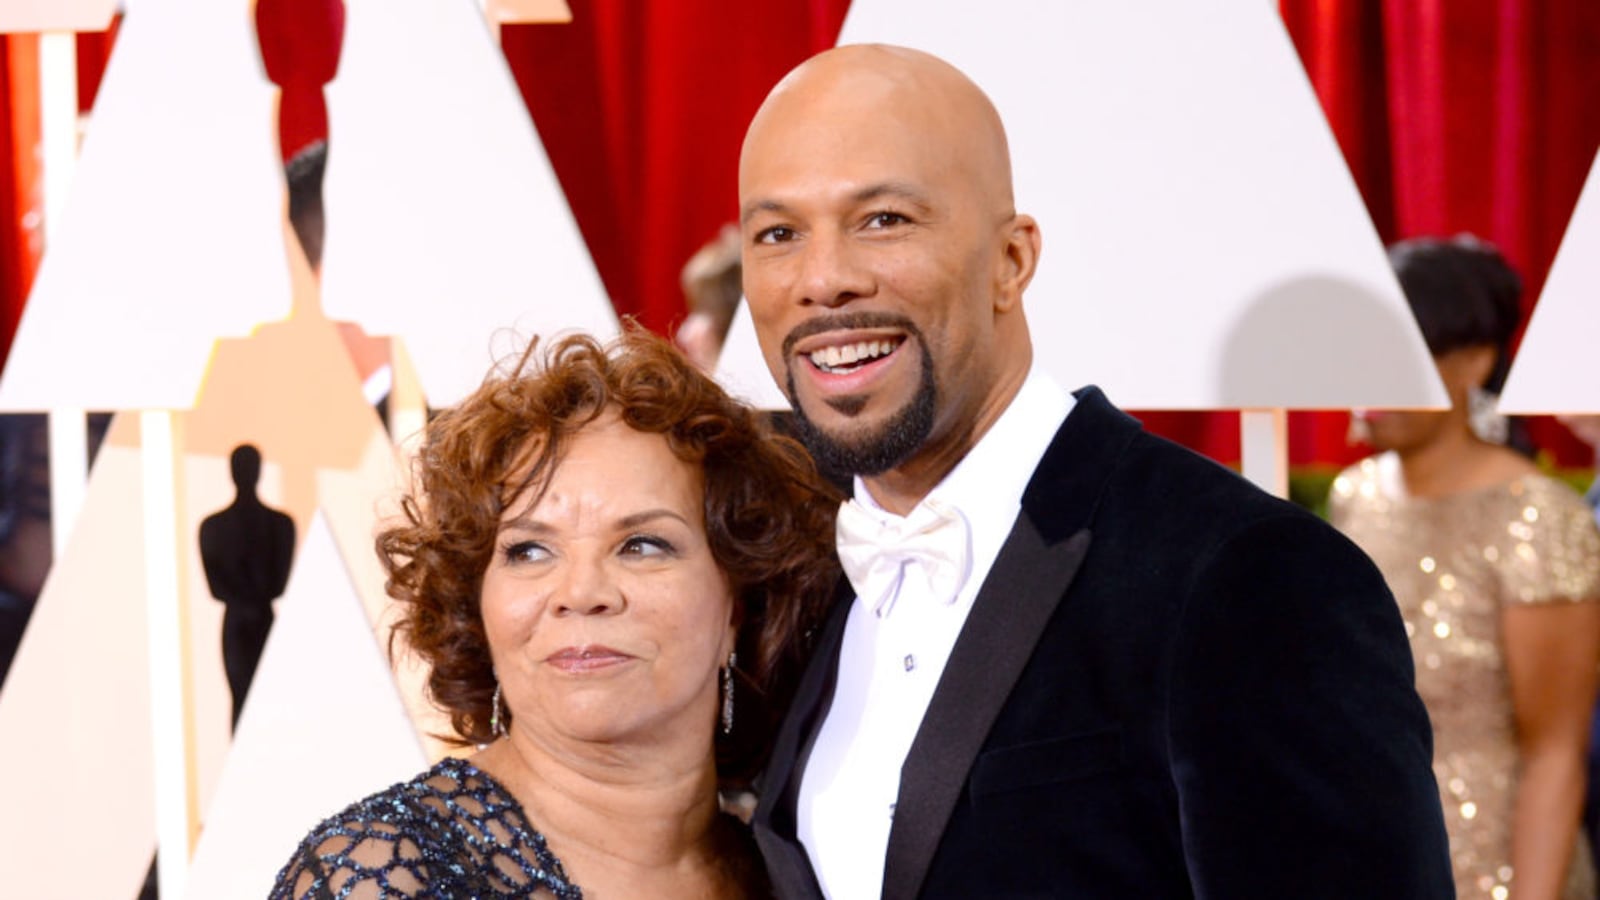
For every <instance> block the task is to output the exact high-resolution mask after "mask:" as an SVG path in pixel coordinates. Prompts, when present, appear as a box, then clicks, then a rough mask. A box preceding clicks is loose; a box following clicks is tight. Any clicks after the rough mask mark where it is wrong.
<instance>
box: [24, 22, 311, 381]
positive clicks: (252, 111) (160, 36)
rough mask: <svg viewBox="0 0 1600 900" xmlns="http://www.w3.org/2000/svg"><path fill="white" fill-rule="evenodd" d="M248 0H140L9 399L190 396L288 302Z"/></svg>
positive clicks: (272, 153)
mask: <svg viewBox="0 0 1600 900" xmlns="http://www.w3.org/2000/svg"><path fill="white" fill-rule="evenodd" d="M251 5H252V4H251V3H250V2H249V0H128V2H127V14H126V17H125V18H124V20H123V24H122V27H121V30H120V32H119V33H118V37H117V48H116V52H115V53H113V54H112V56H111V60H110V62H109V64H108V65H107V67H106V74H105V80H104V83H103V84H102V85H101V87H100V93H99V95H98V98H97V100H96V102H95V109H94V118H93V121H92V123H91V125H90V127H89V132H88V135H87V137H86V138H85V141H84V145H83V153H82V156H81V157H80V159H79V162H78V166H77V169H76V172H75V174H74V176H73V182H72V192H71V195H70V196H69V197H68V198H67V203H66V209H65V212H64V213H63V216H62V221H61V222H60V223H56V225H55V226H54V227H53V228H52V230H51V242H50V246H49V248H48V249H47V252H46V253H45V256H44V259H43V261H42V262H41V264H40V268H39V274H38V277H37V278H36V279H35V281H34V287H33V293H32V294H31V295H30V297H29V299H28V305H27V308H26V310H25V311H24V313H23V317H22V322H21V325H20V326H19V328H18V331H17V339H16V343H15V344H14V345H13V347H12V349H11V356H10V359H9V360H8V362H7V364H6V370H5V375H4V377H3V378H0V409H5V410H40V409H49V408H60V407H77V408H87V409H140V408H170V409H183V408H188V407H189V406H191V405H192V404H193V403H194V398H195V394H196V392H197V390H198V388H199V384H200V378H201V376H202V374H203V373H204V370H205V365H206V360H207V358H208V356H209V355H210V353H211V345H212V342H213V341H214V340H215V339H216V338H218V337H222V336H243V335H245V334H248V333H249V331H250V329H251V327H253V326H254V325H256V324H257V323H259V322H262V321H266V320H270V319H276V318H281V317H282V316H284V315H285V314H287V313H288V310H289V276H288V269H287V263H286V261H285V256H284V245H283V224H282V222H283V202H284V195H283V175H282V166H281V163H280V162H279V160H278V158H277V142H276V140H275V139H274V131H275V128H274V119H275V106H274V94H275V88H273V86H272V84H271V83H270V82H268V81H267V80H266V77H265V75H264V74H263V70H262V66H261V54H260V49H259V46H258V44H257V42H256V35H255V28H254V24H253V22H252V20H251Z"/></svg>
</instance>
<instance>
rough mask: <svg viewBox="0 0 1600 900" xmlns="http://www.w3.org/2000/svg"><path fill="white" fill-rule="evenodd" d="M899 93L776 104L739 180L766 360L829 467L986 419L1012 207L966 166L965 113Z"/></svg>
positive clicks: (892, 458) (888, 455) (883, 465)
mask: <svg viewBox="0 0 1600 900" xmlns="http://www.w3.org/2000/svg"><path fill="white" fill-rule="evenodd" d="M841 93H843V94H846V95H845V96H841ZM886 99H887V98H885V97H874V96H873V91H872V90H871V89H870V86H869V88H868V89H865V90H861V91H856V92H834V93H833V94H831V95H829V96H827V97H825V98H822V99H820V100H819V99H810V100H809V101H808V100H804V99H799V98H794V99H793V100H792V102H788V103H782V104H778V105H777V107H776V108H774V109H773V110H770V111H764V113H770V114H765V115H764V117H762V118H758V120H757V122H756V124H755V125H754V126H753V127H752V130H751V133H750V137H749V138H748V139H747V141H746V144H745V152H744V156H743V158H742V160H741V166H740V185H739V186H740V201H741V205H742V209H743V223H742V225H743V228H742V230H743V241H744V290H745V296H746V298H747V300H748V301H749V304H750V311H751V314H752V317H753V319H754V322H755V327H756V332H757V335H758V337H759V338H760V342H761V348H762V352H763V354H764V355H765V357H766V360H767V365H768V367H769V368H770V369H771V371H772V375H773V378H774V379H775V380H776V381H777V382H778V384H780V385H783V386H784V387H785V388H786V389H787V392H788V394H789V400H790V402H791V403H792V404H793V405H794V408H795V411H796V413H797V415H798V416H799V418H800V424H801V428H802V430H803V432H804V433H805V436H806V437H807V439H808V443H809V444H810V445H811V446H812V449H813V452H815V453H817V455H818V456H819V457H820V458H821V461H822V462H823V464H824V465H826V466H829V467H833V468H838V469H843V470H845V471H850V472H854V473H857V474H867V475H871V474H877V473H879V472H882V471H886V470H888V469H891V468H895V467H896V466H898V465H899V464H900V463H902V462H904V461H905V460H907V459H909V458H911V457H912V456H914V455H915V454H916V453H917V451H918V450H919V449H920V448H922V447H923V446H924V445H925V444H926V443H927V442H928V440H929V439H930V437H932V438H933V439H935V440H938V439H941V438H942V437H943V436H944V433H945V432H949V431H952V430H959V428H960V427H961V425H960V423H962V422H969V421H970V420H971V419H972V418H973V417H974V416H975V412H974V411H975V409H976V408H977V406H979V405H980V404H981V403H982V401H983V399H984V396H985V394H986V392H987V391H988V390H989V389H990V387H991V384H992V382H993V377H992V372H993V370H994V356H995V354H996V349H997V348H996V341H995V309H994V299H993V298H994V295H995V289H996V283H997V279H998V277H999V263H1000V260H1001V258H1002V256H1003V254H1002V252H1001V250H1002V248H1003V246H1004V238H1003V237H1002V226H1003V225H1004V224H1005V223H1006V222H1007V221H1008V220H1009V218H1010V216H1009V210H1008V209H1005V208H1002V206H1001V204H1004V203H1006V200H1004V199H1001V198H995V197H992V196H981V194H982V191H981V190H980V189H979V185H978V183H977V179H974V178H973V177H971V175H970V171H969V170H970V167H969V166H967V165H965V164H964V162H965V160H963V159H962V158H961V148H960V142H961V140H962V139H961V137H960V136H959V134H956V135H952V134H950V133H949V132H951V131H953V130H955V131H958V130H959V123H958V122H956V121H954V119H956V118H958V117H953V116H944V117H941V116H940V115H939V114H938V110H934V109H929V108H927V106H928V104H925V103H924V104H917V103H910V104H906V103H895V102H885V101H886Z"/></svg>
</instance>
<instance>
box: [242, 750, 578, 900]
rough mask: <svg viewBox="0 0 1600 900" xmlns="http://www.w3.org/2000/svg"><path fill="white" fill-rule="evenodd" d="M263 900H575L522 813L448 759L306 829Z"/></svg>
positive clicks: (468, 768) (495, 786)
mask: <svg viewBox="0 0 1600 900" xmlns="http://www.w3.org/2000/svg"><path fill="white" fill-rule="evenodd" d="M268 896H269V900H342V898H346V897H360V898H369V897H370V898H390V897H395V898H399V897H404V898H419V900H420V898H428V900H434V898H438V900H444V898H468V897H472V898H480V900H489V898H523V897H526V898H539V900H581V898H582V897H583V892H582V891H580V890H579V889H578V887H577V886H576V885H574V884H572V883H571V882H570V881H568V880H567V875H566V872H564V871H563V870H562V868H561V861H560V860H559V859H557V858H556V857H555V854H553V853H551V852H550V848H549V847H548V846H547V845H546V844H545V839H544V835H542V834H540V833H539V832H537V831H535V830H534V829H533V828H532V827H531V826H530V825H529V824H528V818H527V816H526V815H524V814H523V811H522V806H521V805H520V804H518V803H517V801H516V799H515V798H513V797H512V796H511V792H510V791H507V790H506V789H505V788H504V787H502V786H501V785H500V783H499V782H497V781H495V780H494V779H493V778H491V777H490V776H489V775H488V774H487V773H485V772H482V771H480V770H479V769H477V768H476V767H475V766H473V765H472V764H471V763H469V762H466V761H465V760H461V759H454V758H446V759H445V760H443V761H442V762H440V763H439V764H438V765H435V766H434V767H433V768H431V769H429V770H427V771H426V772H423V773H422V774H421V775H418V776H417V777H416V778H414V779H412V780H411V781H406V782H402V783H400V784H397V785H395V786H393V787H391V788H389V789H387V790H384V791H380V792H378V793H376V794H373V795H372V796H370V797H368V798H366V799H365V800H361V801H359V802H357V803H354V804H352V805H351V806H349V807H348V808H346V809H345V810H344V811H343V812H340V813H338V814H336V815H334V816H332V817H330V818H328V819H327V820H325V821H324V822H322V824H320V825H318V826H317V827H316V828H314V829H312V831H311V833H310V834H309V835H307V836H306V838H305V840H303V841H301V842H300V846H299V847H297V848H296V849H295V852H294V856H293V857H291V858H290V860H289V862H288V864H287V865H285V866H284V867H283V870H282V871H281V872H279V873H278V879H277V882H276V883H275V884H274V885H273V887H272V893H271V894H270V895H268Z"/></svg>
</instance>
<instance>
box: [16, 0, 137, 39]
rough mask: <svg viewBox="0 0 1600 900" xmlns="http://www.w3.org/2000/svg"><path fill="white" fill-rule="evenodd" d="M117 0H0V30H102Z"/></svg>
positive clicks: (108, 24) (109, 21) (109, 20)
mask: <svg viewBox="0 0 1600 900" xmlns="http://www.w3.org/2000/svg"><path fill="white" fill-rule="evenodd" d="M116 12H117V0H0V32H14V31H104V30H106V29H107V28H109V27H110V26H111V17H112V16H113V15H115V14H116Z"/></svg>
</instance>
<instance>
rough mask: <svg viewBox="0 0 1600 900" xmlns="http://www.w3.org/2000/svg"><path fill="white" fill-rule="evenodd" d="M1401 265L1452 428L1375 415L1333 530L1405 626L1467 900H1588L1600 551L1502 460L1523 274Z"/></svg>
mask: <svg viewBox="0 0 1600 900" xmlns="http://www.w3.org/2000/svg"><path fill="white" fill-rule="evenodd" d="M1389 256H1390V262H1391V263H1392V264H1393V266H1394V269H1395V272H1396V274H1397V275H1398V276H1399V280H1400V285H1401V287H1402V288H1403V290H1404V292H1405V295H1406V299H1407V301H1408V302H1409V304H1410V306H1411V309H1412V312H1413V313H1414V314H1415V316H1416V319H1417V323H1418V325H1419V326H1420V327H1421V330H1422V335H1423V338H1424V339H1425V340H1426V341H1427V344H1428V349H1429V350H1430V352H1432V354H1433V357H1434V362H1435V364H1436V366H1437V367H1438V371H1439V376H1440V378H1441V379H1442V380H1443V382H1444V385H1445V388H1446V389H1447V391H1448V392H1449V396H1450V409H1448V410H1446V411H1442V412H1420V411H1417V412H1400V411H1382V412H1378V411H1372V412H1358V413H1357V419H1356V422H1357V426H1358V428H1360V429H1364V430H1365V432H1366V434H1365V437H1366V439H1367V441H1368V442H1369V443H1370V444H1371V445H1372V446H1373V447H1374V448H1375V449H1376V450H1378V451H1379V452H1378V454H1377V455H1375V456H1372V457H1370V458H1368V459H1365V460H1363V461H1361V462H1360V463H1358V464H1356V465H1355V466H1353V467H1351V468H1350V469H1347V470H1346V471H1345V472H1343V473H1342V474H1341V475H1340V476H1339V477H1338V478H1337V479H1336V480H1335V481H1334V486H1333V491H1332V494H1331V496H1330V498H1329V513H1330V517H1331V518H1332V520H1333V523H1334V524H1335V525H1337V526H1338V527H1339V528H1341V529H1342V530H1344V531H1345V532H1346V533H1347V534H1349V535H1350V537H1351V538H1353V539H1354V540H1355V541H1356V543H1358V544H1360V545H1361V547H1362V548H1363V549H1364V550H1366V551H1367V553H1368V554H1370V555H1371V556H1372V558H1373V560H1374V561H1375V562H1376V563H1377V564H1378V567H1379V568H1380V569H1381V570H1382V571H1383V573H1384V577H1385V578H1386V579H1387V580H1388V582H1389V586H1390V587H1391V589H1392V590H1393V591H1394V593H1395V597H1396V599H1397V601H1398V602H1399V603H1400V606H1401V611H1402V614H1403V615H1404V617H1405V620H1406V632H1407V634H1408V635H1409V637H1410V641H1411V647H1412V650H1413V652H1414V653H1415V656H1416V664H1417V690H1418V693H1420V694H1421V695H1422V698H1423V701H1424V702H1425V703H1426V704H1427V706H1428V712H1429V715H1430V717H1431V718H1432V720H1433V729H1434V774H1435V775H1436V776H1437V778H1438V781H1439V791H1440V796H1441V799H1442V800H1443V805H1444V813H1445V824H1446V828H1447V830H1448V831H1449V835H1450V851H1451V857H1452V860H1453V863H1454V868H1455V878H1456V888H1457V891H1458V893H1459V895H1460V896H1461V897H1485V898H1496V900H1504V898H1506V897H1508V896H1514V897H1516V898H1517V900H1549V898H1574V900H1575V898H1580V897H1581V898H1586V900H1587V898H1593V897H1594V896H1595V894H1594V884H1593V881H1594V874H1593V868H1592V865H1591V861H1590V858H1589V852H1588V849H1587V847H1585V846H1582V845H1581V844H1580V842H1579V840H1578V825H1579V815H1580V809H1581V806H1582V803H1583V797H1584V788H1585V754H1586V750H1587V744H1588V740H1589V726H1590V714H1591V710H1592V709H1593V707H1594V700H1595V689H1596V680H1597V679H1596V662H1597V660H1600V603H1596V602H1595V601H1596V600H1600V531H1597V529H1596V526H1595V521H1594V519H1593V517H1592V515H1591V513H1590V510H1589V509H1588V507H1587V506H1585V505H1584V503H1583V501H1582V499H1581V498H1580V497H1579V496H1578V495H1577V494H1576V492H1574V491H1572V490H1571V489H1570V488H1568V487H1567V486H1566V485H1564V484H1562V483H1560V482H1557V481H1555V480H1552V479H1550V478H1548V477H1546V476H1544V475H1542V474H1540V472H1539V471H1538V470H1537V469H1536V467H1535V466H1534V465H1533V463H1532V462H1531V461H1530V460H1529V459H1528V458H1527V457H1526V456H1524V455H1522V454H1520V453H1518V452H1516V451H1514V450H1512V449H1510V448H1508V447H1507V446H1505V444H1504V442H1505V440H1506V438H1507V435H1508V429H1507V427H1506V422H1505V420H1504V419H1503V418H1501V417H1499V416H1498V415H1497V414H1496V413H1495V412H1494V402H1495V396H1494V395H1496V394H1497V393H1498V392H1499V389H1500V387H1501V385H1502V384H1503V383H1504V381H1505V376H1506V372H1507V370H1508V369H1509V367H1510V344H1511V340H1512V337H1513V335H1514V334H1515V333H1516V331H1517V327H1518V324H1519V319H1520V298H1521V283H1520V280H1519V279H1518V278H1517V275H1516V273H1515V272H1513V271H1512V270H1511V268H1510V266H1509V265H1508V264H1507V263H1506V261H1505V260H1504V259H1503V258H1502V257H1501V256H1500V254H1499V253H1498V252H1497V251H1495V250H1494V249H1493V248H1492V247H1490V246H1488V245H1487V244H1485V243H1483V242H1481V241H1479V240H1477V239H1475V238H1472V237H1470V236H1460V237H1457V238H1453V239H1449V240H1436V239H1419V240H1414V241H1407V242H1403V243H1400V244H1397V245H1395V246H1394V247H1393V248H1391V250H1390V254H1389Z"/></svg>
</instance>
